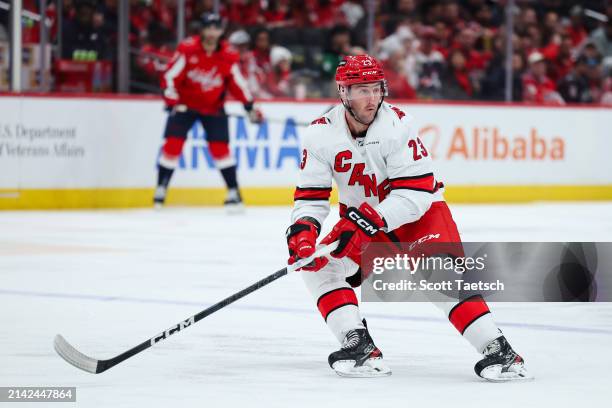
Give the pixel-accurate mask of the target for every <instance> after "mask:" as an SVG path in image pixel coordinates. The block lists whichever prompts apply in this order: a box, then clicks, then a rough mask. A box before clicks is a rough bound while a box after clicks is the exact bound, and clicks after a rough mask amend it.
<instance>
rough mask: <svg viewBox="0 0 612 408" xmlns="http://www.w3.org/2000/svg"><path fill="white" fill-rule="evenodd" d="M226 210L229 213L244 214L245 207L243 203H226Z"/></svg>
mask: <svg viewBox="0 0 612 408" xmlns="http://www.w3.org/2000/svg"><path fill="white" fill-rule="evenodd" d="M225 212H226V213H227V214H228V215H239V214H244V213H245V209H244V205H243V204H225Z"/></svg>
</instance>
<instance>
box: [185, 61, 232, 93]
mask: <svg viewBox="0 0 612 408" xmlns="http://www.w3.org/2000/svg"><path fill="white" fill-rule="evenodd" d="M187 78H189V79H190V80H191V81H193V82H195V83H197V84H200V88H202V91H203V92H207V91H210V90H211V89H214V88H218V87H220V86H221V85H223V79H222V78H221V74H219V73H218V72H217V67H214V68H213V69H211V70H210V71H205V70H202V69H194V70H191V71H189V72H188V73H187Z"/></svg>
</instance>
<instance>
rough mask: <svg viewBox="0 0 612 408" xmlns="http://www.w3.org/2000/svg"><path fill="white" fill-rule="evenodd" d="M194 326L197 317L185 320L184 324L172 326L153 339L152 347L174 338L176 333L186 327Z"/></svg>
mask: <svg viewBox="0 0 612 408" xmlns="http://www.w3.org/2000/svg"><path fill="white" fill-rule="evenodd" d="M192 324H195V316H191V317H190V318H189V319H187V320H185V321H184V322H180V323H179V324H177V325H175V326H172V327H171V328H169V329H168V330H166V331H165V332H162V333H159V334H158V335H157V336H154V337H153V338H151V345H152V346H153V345H155V343H157V342H159V341H162V340H164V339H166V338H168V337H170V336H172V335H173V334H174V333H176V332H179V331H181V330H183V329H184V328H185V327H187V326H191V325H192Z"/></svg>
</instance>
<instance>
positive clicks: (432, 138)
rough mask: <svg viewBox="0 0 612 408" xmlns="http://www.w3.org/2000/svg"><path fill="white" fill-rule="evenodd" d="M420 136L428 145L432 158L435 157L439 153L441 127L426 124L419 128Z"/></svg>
mask: <svg viewBox="0 0 612 408" xmlns="http://www.w3.org/2000/svg"><path fill="white" fill-rule="evenodd" d="M419 138H421V140H422V141H423V142H424V143H425V145H426V146H427V150H429V153H430V154H431V158H432V159H435V158H436V156H437V153H438V144H439V143H440V128H439V127H438V126H437V125H425V126H423V127H422V128H421V129H420V130H419Z"/></svg>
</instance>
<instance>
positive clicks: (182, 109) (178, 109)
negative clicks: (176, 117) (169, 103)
mask: <svg viewBox="0 0 612 408" xmlns="http://www.w3.org/2000/svg"><path fill="white" fill-rule="evenodd" d="M173 111H174V112H181V113H183V112H195V111H193V110H192V109H189V108H188V107H187V106H186V105H176V106H175V107H174V108H173ZM328 111H329V110H328ZM326 113H327V112H326ZM207 116H216V117H220V118H225V117H228V118H248V116H247V115H243V114H240V113H225V114H217V115H214V114H211V115H207ZM264 121H266V122H270V123H285V122H286V121H287V119H282V118H269V117H265V118H264ZM293 123H295V125H296V126H301V127H308V126H310V122H301V121H296V120H294V121H293Z"/></svg>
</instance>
